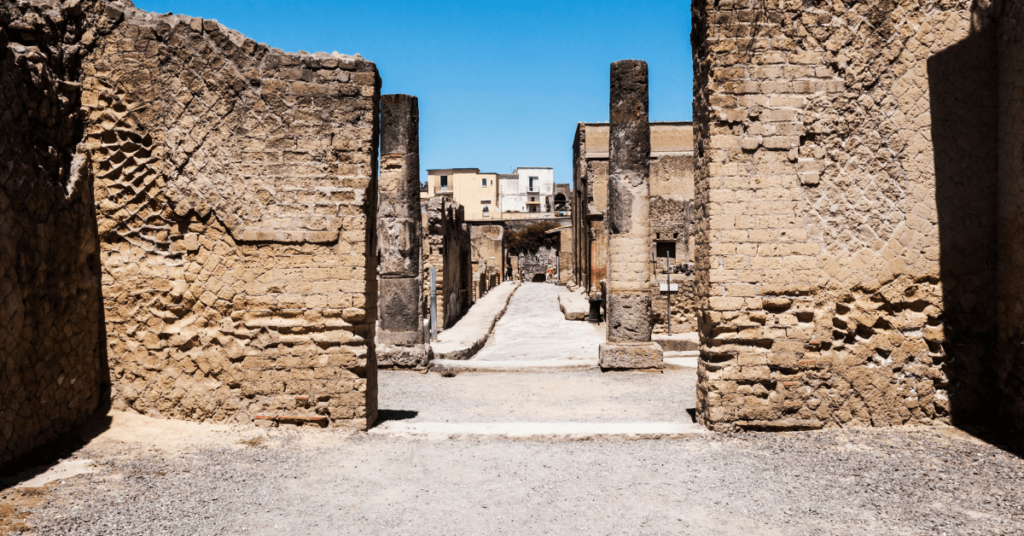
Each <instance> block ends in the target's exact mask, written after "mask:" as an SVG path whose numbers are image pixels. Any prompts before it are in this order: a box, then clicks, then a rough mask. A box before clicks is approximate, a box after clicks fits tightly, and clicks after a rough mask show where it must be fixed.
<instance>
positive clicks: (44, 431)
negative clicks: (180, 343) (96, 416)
mask: <svg viewBox="0 0 1024 536" xmlns="http://www.w3.org/2000/svg"><path fill="white" fill-rule="evenodd" d="M86 27H87V21H86V17H85V14H84V13H83V12H82V11H80V10H74V9H67V10H62V9H61V8H60V4H59V3H57V2H33V3H28V2H12V1H7V0H4V1H3V2H0V103H3V104H2V107H0V465H2V464H4V463H6V462H8V461H10V460H11V459H13V458H15V457H17V456H20V455H22V454H25V453H26V452H28V451H29V450H31V449H32V448H33V447H35V446H37V445H39V444H42V443H44V442H46V441H48V440H51V439H54V438H55V437H57V436H58V435H59V434H60V433H62V432H65V431H67V430H68V429H69V428H70V427H71V426H73V425H75V424H76V423H78V422H80V421H81V420H82V419H83V418H85V417H87V416H88V415H90V414H91V413H92V412H93V411H94V410H95V409H96V408H97V406H98V405H99V404H100V402H101V400H102V398H103V396H104V395H105V392H104V391H105V385H106V382H107V372H106V369H105V366H104V365H105V359H104V353H103V311H102V296H101V294H100V272H99V258H98V253H99V247H98V245H99V244H98V240H97V236H96V219H95V216H94V215H93V197H92V176H91V175H90V174H89V166H88V165H87V162H86V161H85V160H83V158H82V155H80V154H77V153H76V146H77V145H78V143H79V142H80V141H81V138H82V123H81V120H80V117H79V114H78V106H79V98H80V82H81V75H82V71H81V60H82V53H83V52H84V51H85V50H84V49H83V48H82V47H79V46H75V43H76V42H77V41H78V40H79V39H80V37H81V35H82V34H83V33H84V32H85V31H86V30H87V28H86Z"/></svg>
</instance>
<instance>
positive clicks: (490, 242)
mask: <svg viewBox="0 0 1024 536" xmlns="http://www.w3.org/2000/svg"><path fill="white" fill-rule="evenodd" d="M469 235H470V241H471V243H470V248H471V257H470V260H471V261H472V263H473V273H478V272H480V271H481V270H486V271H487V272H488V273H493V274H498V275H499V277H504V274H505V269H504V264H503V263H504V259H505V255H504V249H503V247H502V243H503V242H502V241H503V239H504V237H505V228H504V227H502V226H501V225H472V226H470V229H469Z"/></svg>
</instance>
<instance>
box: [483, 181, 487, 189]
mask: <svg viewBox="0 0 1024 536" xmlns="http://www.w3.org/2000/svg"><path fill="white" fill-rule="evenodd" d="M483 181H484V185H483V186H484V188H487V179H483Z"/></svg>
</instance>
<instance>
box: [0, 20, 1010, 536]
mask: <svg viewBox="0 0 1024 536" xmlns="http://www.w3.org/2000/svg"><path fill="white" fill-rule="evenodd" d="M196 15H202V14H201V13H196ZM691 21H692V28H690V29H680V31H681V32H682V31H689V32H690V41H691V44H692V51H693V57H692V65H693V103H692V109H693V120H692V122H689V121H687V122H670V123H660V122H652V121H651V118H650V113H649V107H650V106H649V86H650V80H651V78H652V73H651V72H649V66H648V64H647V63H646V62H644V61H641V60H622V61H617V62H614V63H612V64H611V65H610V68H609V70H608V74H609V78H608V80H609V86H608V87H607V90H608V110H609V115H608V122H607V123H587V122H582V121H581V122H579V123H578V126H577V128H576V132H575V137H574V139H573V140H572V143H571V147H570V143H569V139H568V137H566V143H565V147H564V149H565V151H567V152H568V151H571V152H572V156H573V158H572V162H573V169H572V170H571V173H572V184H571V187H570V186H569V185H556V191H555V192H554V193H553V194H552V199H553V200H554V204H556V205H557V207H556V208H552V209H551V212H550V216H548V217H545V218H539V219H538V218H532V219H531V218H527V217H520V218H511V217H509V218H504V219H502V218H494V219H490V220H484V219H481V218H480V217H479V216H476V215H475V214H477V212H474V211H477V210H479V207H469V206H464V205H463V204H460V203H459V202H458V196H457V195H453V194H452V193H451V192H450V191H445V192H443V193H439V194H428V193H427V186H425V185H424V181H426V180H427V178H426V177H422V176H421V159H420V145H421V128H420V106H421V102H420V99H418V98H417V97H416V96H412V95H395V94H384V95H382V87H384V86H383V82H384V81H383V80H382V76H381V74H380V72H381V71H380V70H379V69H378V65H377V64H375V63H374V62H373V61H371V59H366V58H363V57H362V56H360V55H358V54H354V55H348V54H340V53H337V52H334V53H330V54H328V53H323V52H317V53H314V54H310V53H306V52H298V53H290V52H284V51H282V50H278V49H275V48H272V47H270V46H268V45H266V44H263V43H258V42H256V41H254V40H253V39H250V38H248V37H246V36H244V35H242V34H241V33H239V32H237V31H235V30H232V29H230V28H227V27H225V26H223V25H222V24H220V23H218V22H217V21H216V20H210V19H203V18H197V17H192V16H185V15H178V14H170V13H169V14H157V13H150V12H147V11H144V10H141V9H138V8H136V7H135V6H134V5H133V4H132V2H131V1H130V0H66V1H63V2H61V1H58V0H0V467H2V469H3V470H2V471H0V534H21V533H30V534H99V533H105V534H109V533H124V534H136V533H139V534H153V533H161V534H213V533H217V534H224V533H230V534H240V533H255V534H264V533H266V534H271V533H273V534H291V533H296V534H310V533H346V534H347V533H350V532H351V533H394V534H404V533H417V534H427V533H430V534H433V533H438V534H441V533H446V534H451V533H460V534H461V533H475V534H476V533H496V534H504V533H509V534H512V533H523V532H526V533H541V532H547V531H549V530H550V531H551V532H552V533H559V534H562V533H566V534H569V533H581V532H593V533H624V532H628V533H634V532H635V533H645V534H646V533H650V534H662V533H687V534H691V533H692V534H733V533H735V534H814V533H817V534H822V533H835V534H862V533H863V534H880V533H887V534H889V533H891V534H903V533H906V534H1013V533H1020V532H1022V531H1024V510H1022V506H1021V505H1022V504H1024V461H1022V458H1021V456H1022V455H1024V442H1022V441H1021V439H1020V438H1021V437H1022V436H1021V435H1020V434H1021V431H1022V430H1024V351H1022V350H1021V348H1022V347H1024V2H1022V1H1021V0H991V1H975V2H968V1H966V0H950V1H944V2H922V1H919V0H887V1H878V0H871V1H851V2H846V3H842V2H838V1H828V2H823V1H816V2H798V1H793V0H780V1H778V2H776V1H774V0H772V1H769V0H740V1H735V2H719V1H715V2H710V1H706V0H693V2H692V6H691ZM365 22H367V23H368V22H369V21H365ZM679 61H680V62H687V63H689V61H690V59H689V58H679ZM685 89H686V88H679V91H678V94H679V98H680V99H685V98H686V91H685ZM498 105H500V104H498V103H496V104H495V106H498ZM475 171H476V172H479V170H478V169H477V170H475ZM455 172H459V173H464V172H466V171H465V170H461V169H455V170H452V171H451V173H452V174H453V175H452V176H454V173H455ZM431 173H433V171H432V172H431ZM508 177H510V176H508V175H499V177H498V179H499V180H510V179H508ZM447 178H448V177H447V176H445V180H447ZM474 180H476V179H474ZM483 184H484V185H485V186H486V184H487V179H486V178H485V179H484V183H483ZM491 184H492V185H493V184H494V183H493V182H492V183H491ZM477 186H479V184H477ZM531 188H532V183H531ZM531 191H532V190H531ZM457 193H458V192H456V194H457ZM487 210H488V209H487V207H484V211H485V212H484V214H490V213H489V212H487ZM485 217H489V216H485ZM527 490H532V491H527Z"/></svg>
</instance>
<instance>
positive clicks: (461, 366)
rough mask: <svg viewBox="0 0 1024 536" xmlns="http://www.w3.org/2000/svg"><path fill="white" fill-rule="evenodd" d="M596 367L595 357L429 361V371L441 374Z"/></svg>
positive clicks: (549, 370)
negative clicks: (534, 359)
mask: <svg viewBox="0 0 1024 536" xmlns="http://www.w3.org/2000/svg"><path fill="white" fill-rule="evenodd" d="M596 368H597V360H596V359H544V360H536V361H476V360H471V361H456V360H451V359H435V360H434V361H431V363H430V371H431V372H437V373H439V374H442V375H444V374H452V373H460V372H566V371H574V370H593V369H596Z"/></svg>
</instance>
